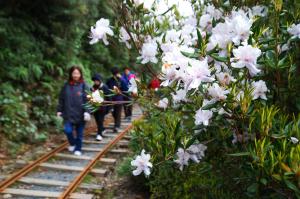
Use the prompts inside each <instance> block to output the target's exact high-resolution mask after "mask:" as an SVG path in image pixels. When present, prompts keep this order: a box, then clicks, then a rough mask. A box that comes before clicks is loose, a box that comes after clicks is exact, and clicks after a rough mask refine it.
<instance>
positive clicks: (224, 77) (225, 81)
mask: <svg viewBox="0 0 300 199" xmlns="http://www.w3.org/2000/svg"><path fill="white" fill-rule="evenodd" d="M216 77H217V79H218V80H219V82H220V83H221V84H222V85H229V83H230V82H232V81H235V79H234V78H233V77H232V76H231V75H230V74H229V73H224V72H220V73H218V74H216Z"/></svg>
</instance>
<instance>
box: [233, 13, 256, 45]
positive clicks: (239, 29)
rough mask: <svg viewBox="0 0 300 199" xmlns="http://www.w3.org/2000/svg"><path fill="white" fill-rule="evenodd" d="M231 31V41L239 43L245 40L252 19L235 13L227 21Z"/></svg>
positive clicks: (247, 36) (248, 33) (249, 32)
mask: <svg viewBox="0 0 300 199" xmlns="http://www.w3.org/2000/svg"><path fill="white" fill-rule="evenodd" d="M227 23H229V24H230V27H231V31H232V41H233V42H234V44H236V45H239V44H240V41H247V40H248V38H249V35H250V34H251V33H252V32H251V31H250V29H251V26H252V20H250V19H249V18H247V17H244V16H243V15H236V16H235V17H234V18H233V19H232V20H230V21H228V22H227Z"/></svg>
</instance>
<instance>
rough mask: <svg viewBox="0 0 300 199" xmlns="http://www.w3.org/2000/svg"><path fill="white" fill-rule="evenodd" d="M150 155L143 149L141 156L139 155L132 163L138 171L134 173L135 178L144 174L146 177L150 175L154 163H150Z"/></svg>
mask: <svg viewBox="0 0 300 199" xmlns="http://www.w3.org/2000/svg"><path fill="white" fill-rule="evenodd" d="M150 158H151V157H150V154H145V150H144V149H143V150H142V152H141V155H138V156H137V157H136V158H135V160H132V161H131V166H134V167H136V169H135V170H134V171H133V172H132V174H133V175H134V176H137V175H140V174H141V173H142V172H144V174H145V175H146V176H149V175H150V168H151V167H152V163H151V162H150Z"/></svg>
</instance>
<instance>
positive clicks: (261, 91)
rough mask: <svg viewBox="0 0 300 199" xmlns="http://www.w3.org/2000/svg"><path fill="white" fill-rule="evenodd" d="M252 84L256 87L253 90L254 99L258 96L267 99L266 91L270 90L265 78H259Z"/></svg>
mask: <svg viewBox="0 0 300 199" xmlns="http://www.w3.org/2000/svg"><path fill="white" fill-rule="evenodd" d="M251 85H252V87H253V89H254V90H253V92H252V96H253V99H254V100H255V99H258V98H261V99H264V100H267V96H266V92H267V91H268V88H267V85H266V82H264V81H263V80H259V81H257V82H252V83H251Z"/></svg>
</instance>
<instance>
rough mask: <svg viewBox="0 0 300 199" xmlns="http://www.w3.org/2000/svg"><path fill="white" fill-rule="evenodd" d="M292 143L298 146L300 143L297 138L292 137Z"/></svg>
mask: <svg viewBox="0 0 300 199" xmlns="http://www.w3.org/2000/svg"><path fill="white" fill-rule="evenodd" d="M291 142H292V143H293V144H297V143H298V142H299V140H298V139H297V138H296V137H291Z"/></svg>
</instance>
